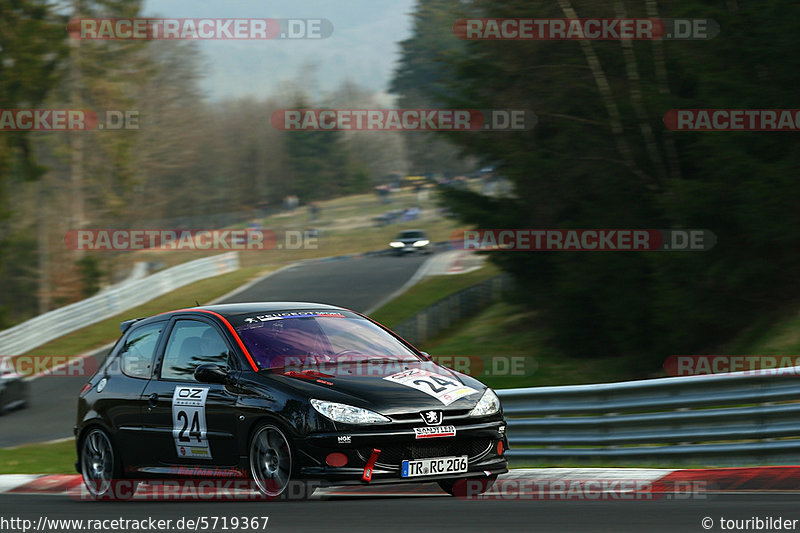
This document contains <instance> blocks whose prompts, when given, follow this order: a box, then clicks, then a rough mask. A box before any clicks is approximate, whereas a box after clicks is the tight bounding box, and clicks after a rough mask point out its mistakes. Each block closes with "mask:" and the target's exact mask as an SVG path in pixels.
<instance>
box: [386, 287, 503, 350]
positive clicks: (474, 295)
mask: <svg viewBox="0 0 800 533" xmlns="http://www.w3.org/2000/svg"><path fill="white" fill-rule="evenodd" d="M511 285H512V279H511V276H508V275H506V274H501V275H499V276H495V277H493V278H490V279H487V280H485V281H482V282H480V283H478V284H476V285H473V286H472V287H468V288H466V289H464V290H461V291H458V292H455V293H453V294H450V295H449V296H446V297H444V298H442V299H441V300H439V301H437V302H436V303H434V304H431V305H429V306H428V307H425V308H424V309H421V310H420V311H418V312H417V313H416V314H415V315H414V316H412V317H411V318H409V319H408V320H404V321H403V322H400V323H399V324H398V325H397V326H393V327H392V330H393V331H394V332H395V333H397V334H398V335H400V336H401V337H403V338H404V339H405V340H407V341H408V342H410V343H411V344H419V343H421V342H424V341H425V340H427V339H430V338H431V337H433V336H435V335H437V334H438V333H440V332H442V331H444V330H446V329H447V328H449V327H450V326H452V325H453V324H455V323H456V322H457V321H459V320H461V319H462V318H466V317H468V316H471V315H474V314H475V313H477V312H479V311H482V310H483V309H484V308H485V307H486V306H488V305H489V304H490V303H492V302H493V301H495V300H497V299H498V298H500V296H501V295H502V294H503V293H504V292H506V291H507V290H509V289H510V288H511Z"/></svg>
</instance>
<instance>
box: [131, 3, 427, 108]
mask: <svg viewBox="0 0 800 533" xmlns="http://www.w3.org/2000/svg"><path fill="white" fill-rule="evenodd" d="M415 3H416V1H415V0H394V1H387V0H372V1H370V0H355V1H350V2H335V1H323V0H295V1H292V0H273V1H267V0H211V1H207V2H203V1H198V0H145V4H144V12H143V14H144V15H145V16H151V17H155V16H159V17H167V18H205V17H208V18H316V19H320V18H321V19H327V20H329V21H330V22H331V23H332V24H333V35H332V36H331V37H329V38H327V39H320V40H311V39H303V40H268V41H223V40H214V41H199V42H198V45H199V48H200V50H201V52H202V53H203V55H204V58H205V65H204V67H205V69H206V70H207V72H206V76H205V77H204V79H203V80H202V84H201V86H202V88H203V90H204V91H205V92H206V95H207V96H208V97H209V99H211V100H226V99H234V98H240V97H246V96H250V97H254V98H257V99H263V98H266V97H268V96H270V95H273V94H277V93H278V92H279V91H280V87H281V83H282V82H287V81H294V80H302V84H303V86H304V88H305V89H306V90H307V92H308V93H309V94H310V95H312V97H317V96H318V95H321V94H324V93H325V92H329V91H331V90H333V89H335V88H336V87H337V86H339V85H340V84H341V82H342V81H344V80H346V79H350V80H353V81H355V82H356V83H357V84H358V85H360V86H362V87H364V88H366V89H368V90H370V91H372V92H384V91H386V89H387V87H388V84H389V81H390V79H391V76H392V71H393V69H394V64H395V61H396V60H397V58H398V57H399V44H398V43H399V42H400V41H402V40H404V39H406V38H408V37H409V36H410V33H411V22H412V21H411V16H410V13H411V11H412V9H413V7H414V5H415ZM304 73H306V74H304ZM308 73H312V74H311V75H310V76H309V75H308ZM309 78H310V79H309Z"/></svg>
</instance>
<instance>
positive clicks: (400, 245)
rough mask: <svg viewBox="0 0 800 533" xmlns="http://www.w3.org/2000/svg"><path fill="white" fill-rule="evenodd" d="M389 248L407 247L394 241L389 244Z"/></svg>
mask: <svg viewBox="0 0 800 533" xmlns="http://www.w3.org/2000/svg"><path fill="white" fill-rule="evenodd" d="M389 246H391V247H392V248H402V247H403V246H405V244H403V243H402V242H400V241H392V242H390V243H389Z"/></svg>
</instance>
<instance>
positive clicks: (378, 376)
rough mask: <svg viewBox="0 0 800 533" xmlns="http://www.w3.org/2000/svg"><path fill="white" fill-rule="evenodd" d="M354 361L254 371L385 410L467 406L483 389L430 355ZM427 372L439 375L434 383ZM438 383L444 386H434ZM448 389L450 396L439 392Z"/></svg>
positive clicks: (312, 393) (313, 393)
mask: <svg viewBox="0 0 800 533" xmlns="http://www.w3.org/2000/svg"><path fill="white" fill-rule="evenodd" d="M353 366H354V368H349V369H348V367H347V365H338V366H337V367H336V368H330V367H329V368H321V369H314V370H306V371H305V372H302V371H291V370H289V371H286V370H284V369H280V370H267V371H262V372H260V373H259V376H263V379H265V380H277V381H280V382H282V383H284V384H286V385H288V386H290V387H292V388H294V389H295V390H298V391H302V392H303V393H304V394H306V395H308V397H309V398H317V399H320V400H327V401H332V402H339V403H346V404H350V405H354V406H357V407H363V408H365V409H371V410H373V411H377V412H378V413H381V414H384V415H390V416H391V415H393V414H398V413H408V412H413V411H421V410H424V409H441V410H445V411H450V410H462V409H471V408H473V407H474V406H475V404H477V402H478V400H479V399H480V398H481V396H482V395H483V392H484V391H485V390H486V386H485V385H484V384H482V383H481V382H480V381H478V380H476V379H474V378H471V377H469V376H466V375H464V374H461V373H459V372H455V371H453V370H450V369H449V368H445V367H442V366H439V365H437V364H435V363H433V362H429V361H419V362H409V363H390V364H373V365H371V366H369V367H366V368H364V367H363V366H359V365H353ZM359 369H360V370H359ZM348 370H349V371H348ZM387 378H388V379H387ZM432 378H438V379H441V380H444V381H442V382H439V383H437V382H436V380H435V379H432ZM414 381H418V383H413V382H414ZM423 382H428V383H429V385H426V384H425V383H423ZM445 382H450V385H447V384H446V383H445ZM443 385H444V389H445V390H443V391H439V390H438V389H442V388H443ZM437 391H438V392H437ZM448 393H451V398H446V397H444V394H448ZM437 394H438V397H437Z"/></svg>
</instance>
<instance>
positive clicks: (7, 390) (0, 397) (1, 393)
mask: <svg viewBox="0 0 800 533" xmlns="http://www.w3.org/2000/svg"><path fill="white" fill-rule="evenodd" d="M28 399H29V387H28V383H27V382H26V381H25V380H24V379H23V376H22V375H20V374H18V373H17V372H16V371H15V370H14V368H13V365H11V364H10V363H9V361H8V360H7V359H6V360H2V361H0V414H3V413H4V412H6V411H11V410H12V409H20V408H22V407H25V406H26V405H27V404H28Z"/></svg>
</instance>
